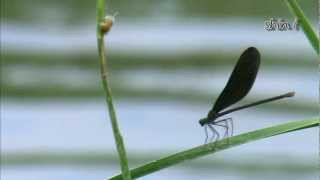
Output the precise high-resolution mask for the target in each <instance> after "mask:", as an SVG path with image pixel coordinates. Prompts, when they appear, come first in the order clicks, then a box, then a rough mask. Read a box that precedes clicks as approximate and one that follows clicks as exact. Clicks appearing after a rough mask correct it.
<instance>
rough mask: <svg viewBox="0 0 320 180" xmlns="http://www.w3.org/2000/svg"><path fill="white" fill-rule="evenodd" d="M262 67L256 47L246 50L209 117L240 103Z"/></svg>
mask: <svg viewBox="0 0 320 180" xmlns="http://www.w3.org/2000/svg"><path fill="white" fill-rule="evenodd" d="M259 65H260V53H259V51H258V50H257V49H256V48H255V47H250V48H248V49H246V50H245V51H244V52H243V53H242V54H241V56H240V58H239V60H238V62H237V64H236V66H235V68H234V69H233V72H232V74H231V76H230V78H229V80H228V82H227V85H226V87H225V88H224V89H223V91H222V93H221V94H220V96H219V97H218V99H217V100H216V102H215V104H214V106H213V108H212V109H211V110H210V112H209V114H208V117H214V116H215V115H216V114H217V113H218V112H220V111H221V110H223V109H225V108H227V107H229V106H231V105H232V104H234V103H236V102H238V101H240V100H241V99H242V98H244V97H245V96H246V95H247V94H248V92H249V91H250V89H251V87H252V85H253V83H254V81H255V79H256V76H257V73H258V70H259Z"/></svg>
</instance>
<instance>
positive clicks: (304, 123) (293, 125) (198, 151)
mask: <svg viewBox="0 0 320 180" xmlns="http://www.w3.org/2000/svg"><path fill="white" fill-rule="evenodd" d="M319 122H320V121H319V119H308V120H301V121H293V122H289V123H284V124H280V125H276V126H272V127H268V128H263V129H259V130H255V131H251V132H248V133H243V134H240V135H237V136H233V137H230V138H228V139H222V140H220V141H217V142H213V143H209V144H205V145H201V146H198V147H195V148H192V149H189V150H186V151H182V152H179V153H176V154H173V155H170V156H167V157H164V158H161V159H159V160H155V161H152V162H150V163H147V164H145V165H142V166H140V167H137V168H134V169H132V170H131V175H132V177H133V178H138V177H141V176H145V175H147V174H150V173H153V172H156V171H159V170H161V169H164V168H167V167H170V166H172V165H175V164H178V163H181V162H183V161H186V160H190V159H194V158H197V157H201V156H205V155H208V154H212V153H215V152H218V151H221V150H224V149H228V148H231V147H233V146H238V145H241V144H244V143H248V142H251V141H256V140H259V139H263V138H267V137H271V136H276V135H279V134H284V133H288V132H291V131H297V130H300V129H306V128H311V127H315V126H318V125H319ZM109 180H122V175H121V174H118V175H116V176H113V177H110V178H109Z"/></svg>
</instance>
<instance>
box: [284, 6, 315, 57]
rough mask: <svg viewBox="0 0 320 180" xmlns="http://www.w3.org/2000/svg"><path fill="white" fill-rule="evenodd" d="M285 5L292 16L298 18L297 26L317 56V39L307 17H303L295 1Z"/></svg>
mask: <svg viewBox="0 0 320 180" xmlns="http://www.w3.org/2000/svg"><path fill="white" fill-rule="evenodd" d="M286 2H287V5H288V7H289V9H290V10H291V12H292V13H293V15H294V16H295V17H296V18H298V21H299V25H300V26H301V27H302V30H303V32H304V34H305V35H306V36H307V38H308V40H309V42H310V44H311V45H312V47H313V49H314V50H315V51H316V53H317V54H318V55H319V37H318V36H317V34H316V32H315V31H314V29H313V28H312V26H311V23H310V22H309V21H308V19H307V17H306V16H305V15H304V13H303V11H302V9H301V8H300V7H299V5H298V3H297V1H295V0H286Z"/></svg>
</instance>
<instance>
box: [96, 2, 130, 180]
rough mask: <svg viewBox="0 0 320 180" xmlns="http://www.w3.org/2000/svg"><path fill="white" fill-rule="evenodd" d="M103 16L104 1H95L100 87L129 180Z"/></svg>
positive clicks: (124, 173)
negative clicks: (117, 115)
mask: <svg viewBox="0 0 320 180" xmlns="http://www.w3.org/2000/svg"><path fill="white" fill-rule="evenodd" d="M104 16H105V0H97V44H98V53H99V61H100V73H101V80H102V85H103V88H104V91H105V97H106V102H107V105H108V111H109V116H110V120H111V126H112V131H113V136H114V139H115V142H116V147H117V151H118V155H119V159H120V166H121V172H122V176H123V179H124V180H131V179H132V178H131V174H130V171H129V165H128V159H127V155H126V151H125V147H124V143H123V139H122V136H121V133H120V129H119V127H118V122H117V117H116V112H115V109H114V106H113V101H112V94H111V88H110V86H109V82H108V76H107V67H106V66H107V60H106V55H105V45H104V39H103V38H104V33H103V32H102V30H101V26H100V24H101V23H102V21H103V19H104Z"/></svg>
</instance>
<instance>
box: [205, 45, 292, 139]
mask: <svg viewBox="0 0 320 180" xmlns="http://www.w3.org/2000/svg"><path fill="white" fill-rule="evenodd" d="M259 65H260V53H259V51H258V50H257V49H256V48H255V47H249V48H248V49H246V50H245V51H244V52H243V53H242V55H241V56H240V58H239V60H238V62H237V64H236V66H235V68H234V69H233V72H232V74H231V76H230V78H229V80H228V82H227V85H226V87H225V88H224V89H223V91H222V93H221V94H220V96H219V97H218V99H217V100H216V102H215V104H214V106H213V108H212V109H211V110H210V111H209V113H208V115H207V117H206V118H203V119H200V120H199V123H200V125H201V126H204V127H205V133H206V140H205V143H206V142H207V140H208V131H207V128H209V129H210V130H211V131H212V133H213V135H212V138H211V140H213V139H215V140H218V139H219V138H220V135H219V132H218V131H217V129H216V128H215V127H222V128H224V129H225V134H224V137H226V136H227V135H228V134H229V131H230V130H231V135H232V134H233V121H232V118H225V119H220V120H218V118H219V117H221V116H224V115H226V114H229V113H232V112H234V111H238V110H241V109H245V108H249V107H252V106H256V105H259V104H263V103H267V102H271V101H275V100H279V99H282V98H286V97H292V96H294V94H295V93H294V92H289V93H285V94H282V95H279V96H275V97H271V98H267V99H264V100H260V101H257V102H253V103H249V104H246V105H242V106H239V107H235V108H232V109H229V110H225V111H222V110H224V109H226V108H227V107H229V106H231V105H233V104H234V103H236V102H238V101H240V100H241V99H242V98H244V97H245V96H246V95H247V94H248V92H249V91H250V89H251V87H252V85H253V83H254V81H255V79H256V76H257V73H258V69H259ZM221 111H222V112H221Z"/></svg>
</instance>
